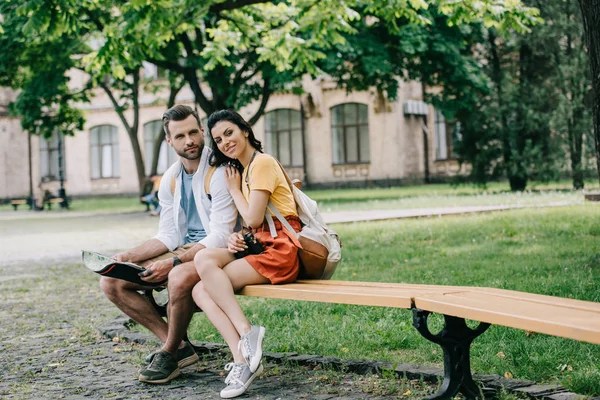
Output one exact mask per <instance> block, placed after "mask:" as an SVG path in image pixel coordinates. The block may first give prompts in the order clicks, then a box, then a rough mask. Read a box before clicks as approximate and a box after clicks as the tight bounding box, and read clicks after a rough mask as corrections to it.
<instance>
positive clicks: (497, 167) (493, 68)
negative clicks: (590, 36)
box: [457, 0, 590, 190]
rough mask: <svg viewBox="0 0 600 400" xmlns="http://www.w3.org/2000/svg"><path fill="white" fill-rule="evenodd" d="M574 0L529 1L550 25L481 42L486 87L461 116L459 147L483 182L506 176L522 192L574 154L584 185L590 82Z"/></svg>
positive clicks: (489, 32)
mask: <svg viewBox="0 0 600 400" xmlns="http://www.w3.org/2000/svg"><path fill="white" fill-rule="evenodd" d="M574 1H575V0H565V1H562V2H533V1H530V2H528V3H529V4H530V5H535V6H537V7H539V10H540V12H541V16H542V18H544V20H545V21H546V23H544V24H539V25H536V26H534V27H533V28H532V31H531V32H530V33H528V34H526V35H508V36H505V37H500V36H499V35H498V34H497V31H496V30H495V29H493V28H490V29H486V30H485V32H484V34H485V40H484V41H482V42H481V44H480V45H479V46H477V47H476V48H475V50H476V54H477V56H478V57H479V62H480V64H481V65H484V71H485V73H486V76H487V81H488V84H487V90H486V91H481V92H479V93H477V95H476V96H475V97H476V98H475V101H474V102H473V103H472V104H471V105H468V103H467V105H468V107H466V108H464V109H463V110H459V111H458V113H457V116H458V119H459V120H460V121H461V122H462V127H463V129H462V133H463V140H462V142H461V144H460V147H459V149H458V151H459V153H460V155H461V157H462V158H463V160H465V161H468V162H469V163H471V164H472V165H473V169H472V171H473V177H474V178H475V179H476V180H477V181H478V182H480V183H485V182H487V181H488V180H490V179H494V178H499V177H504V176H506V177H507V178H508V180H509V182H510V186H511V189H512V190H524V189H525V187H526V186H527V182H528V181H529V180H530V179H536V180H542V181H543V180H548V179H552V178H556V177H557V176H558V175H559V174H560V173H561V171H564V169H565V163H564V162H563V160H565V159H566V158H567V157H568V156H569V155H570V157H571V165H570V166H571V169H572V171H573V180H574V181H573V184H574V187H576V188H581V187H583V174H582V156H583V137H584V134H585V133H586V132H589V128H590V125H589V118H588V116H589V112H588V110H587V109H586V108H585V105H584V102H583V98H584V97H585V94H586V93H587V92H588V91H589V88H590V86H589V85H590V81H589V75H588V71H587V68H585V67H583V68H582V64H583V60H582V57H584V54H583V51H582V43H581V37H582V32H581V24H580V18H581V17H580V15H579V13H578V12H576V11H577V10H576V7H574ZM563 144H566V145H563Z"/></svg>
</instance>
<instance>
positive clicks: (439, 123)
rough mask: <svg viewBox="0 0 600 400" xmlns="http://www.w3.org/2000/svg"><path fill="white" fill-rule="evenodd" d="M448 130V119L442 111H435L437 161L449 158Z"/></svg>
mask: <svg viewBox="0 0 600 400" xmlns="http://www.w3.org/2000/svg"><path fill="white" fill-rule="evenodd" d="M446 134H447V129H446V118H444V114H442V112H441V111H440V110H435V159H436V160H445V159H447V158H448V141H447V140H446V139H447V135H446Z"/></svg>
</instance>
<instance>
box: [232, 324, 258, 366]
mask: <svg viewBox="0 0 600 400" xmlns="http://www.w3.org/2000/svg"><path fill="white" fill-rule="evenodd" d="M264 337H265V328H264V327H262V326H256V325H252V328H251V329H250V332H248V333H246V334H245V335H244V336H242V337H241V338H240V343H239V345H238V346H239V348H240V350H241V352H242V356H244V359H246V362H247V363H248V366H249V367H250V371H252V372H254V371H256V369H257V368H258V366H259V365H260V360H261V358H262V354H263V351H262V342H263V339H264Z"/></svg>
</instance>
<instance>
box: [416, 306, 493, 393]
mask: <svg viewBox="0 0 600 400" xmlns="http://www.w3.org/2000/svg"><path fill="white" fill-rule="evenodd" d="M412 311H413V326H414V327H415V328H416V329H417V331H419V333H420V334H421V335H423V337H424V338H425V339H427V340H430V341H432V342H434V343H436V344H439V345H440V346H441V347H442V349H443V350H444V381H443V382H442V386H441V387H440V389H439V391H438V392H437V393H436V394H434V395H433V396H432V397H428V398H427V399H428V400H437V399H452V398H453V397H454V396H455V395H456V394H458V393H459V392H460V393H462V394H463V395H464V396H465V397H466V398H468V399H483V398H484V397H485V395H484V393H483V391H482V390H481V389H480V388H479V386H478V385H477V384H476V383H475V381H474V380H473V377H472V375H471V363H470V355H469V352H470V347H471V343H472V342H473V340H475V338H476V337H477V336H479V335H481V334H482V333H483V332H485V331H486V329H487V328H489V326H490V324H487V323H484V322H481V323H479V325H478V326H477V328H475V329H471V328H469V327H468V326H467V324H466V323H465V320H464V319H463V318H457V317H451V316H449V315H444V320H445V324H444V328H443V329H442V330H441V331H440V332H439V333H437V334H435V335H434V334H433V333H431V331H430V330H429V327H428V326H427V318H428V317H429V315H430V314H431V312H429V311H425V310H420V309H418V308H413V310H412Z"/></svg>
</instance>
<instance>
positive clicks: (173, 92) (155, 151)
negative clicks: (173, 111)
mask: <svg viewBox="0 0 600 400" xmlns="http://www.w3.org/2000/svg"><path fill="white" fill-rule="evenodd" d="M182 87H183V83H182V84H171V88H170V91H169V100H168V102H167V109H169V108H171V107H173V106H174V105H175V98H176V97H177V93H179V91H180V90H181V88H182ZM163 140H165V130H164V128H163V126H162V121H161V124H160V132H158V135H157V136H156V138H155V139H154V146H153V147H152V166H151V168H150V176H152V175H156V171H157V170H158V157H160V148H161V147H162V143H163Z"/></svg>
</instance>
